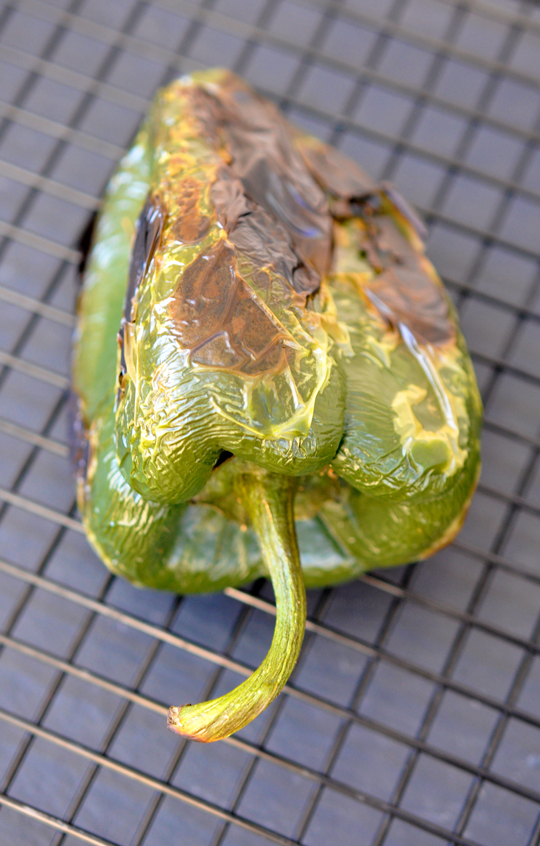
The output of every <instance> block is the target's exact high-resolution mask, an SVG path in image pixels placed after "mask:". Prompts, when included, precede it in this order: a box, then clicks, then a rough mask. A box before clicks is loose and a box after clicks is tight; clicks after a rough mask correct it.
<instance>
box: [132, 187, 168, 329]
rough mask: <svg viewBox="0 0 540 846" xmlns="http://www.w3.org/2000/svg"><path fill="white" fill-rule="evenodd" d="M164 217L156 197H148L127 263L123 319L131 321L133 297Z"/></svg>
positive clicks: (160, 230)
mask: <svg viewBox="0 0 540 846" xmlns="http://www.w3.org/2000/svg"><path fill="white" fill-rule="evenodd" d="M164 220H165V215H164V212H163V209H162V206H161V204H160V201H159V198H158V197H148V199H147V201H146V203H145V204H144V206H143V210H142V212H141V213H140V215H139V220H138V221H137V233H136V235H135V243H134V244H133V250H132V252H131V260H130V263H129V277H128V287H127V291H126V299H125V304H124V318H125V320H127V321H128V322H129V321H130V320H131V305H132V302H133V297H134V296H135V294H136V293H137V289H138V287H139V285H140V284H141V282H142V280H143V277H144V274H145V273H146V271H147V269H148V266H149V264H150V262H151V260H152V257H153V255H154V253H155V251H156V248H157V246H158V244H159V241H160V238H161V233H162V230H163V223H164Z"/></svg>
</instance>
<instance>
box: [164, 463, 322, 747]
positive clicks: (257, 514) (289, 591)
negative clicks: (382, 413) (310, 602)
mask: <svg viewBox="0 0 540 846" xmlns="http://www.w3.org/2000/svg"><path fill="white" fill-rule="evenodd" d="M237 484H238V485H239V491H238V492H239V495H240V497H241V499H242V502H243V505H244V507H245V509H246V511H247V512H248V515H249V518H250V521H251V525H252V526H253V529H254V530H255V532H256V534H257V538H258V540H259V544H260V547H261V552H262V557H263V561H264V564H265V566H266V568H267V571H268V574H269V576H270V578H271V580H272V585H273V588H274V594H275V597H276V626H275V629H274V637H273V638H272V644H271V646H270V650H269V652H268V654H267V656H266V658H265V659H264V661H263V662H262V664H261V665H260V667H259V668H258V669H257V670H255V672H254V673H253V674H252V675H251V676H249V678H247V679H246V681H244V682H242V684H240V685H239V686H238V687H236V688H234V690H231V692H230V693H226V694H225V695H224V696H220V697H219V698H218V699H211V700H210V701H208V702H201V703H200V704H198V705H183V706H180V707H173V708H170V709H169V718H168V721H167V727H168V728H169V729H171V731H174V732H176V733H177V734H180V735H182V736H183V737H187V738H190V739H191V740H199V741H201V742H203V743H210V742H212V741H214V740H222V739H223V738H225V737H229V735H231V734H233V732H235V731H239V730H240V729H241V728H243V727H244V726H245V725H247V724H248V723H249V722H251V720H254V719H255V717H257V716H258V715H259V714H260V713H261V711H264V709H265V708H266V707H267V706H268V705H269V704H270V703H271V702H272V701H273V700H274V699H275V698H276V696H277V695H278V693H279V692H280V691H281V689H282V687H283V685H284V684H285V683H286V681H287V679H288V678H289V676H290V674H291V672H292V670H293V667H294V665H295V663H296V660H297V658H298V654H299V652H300V647H301V646H302V641H303V638H304V626H305V621H306V591H305V587H304V579H303V575H302V568H301V565H300V558H299V555H298V545H297V542H296V530H295V526H294V514H293V500H294V493H295V480H294V479H291V478H290V477H287V476H281V475H278V474H275V473H265V472H264V471H262V472H260V473H259V472H257V471H255V472H253V473H250V474H242V475H241V476H240V477H239V478H238V479H237Z"/></svg>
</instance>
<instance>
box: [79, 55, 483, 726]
mask: <svg viewBox="0 0 540 846" xmlns="http://www.w3.org/2000/svg"><path fill="white" fill-rule="evenodd" d="M422 234H423V228H422V225H421V223H420V222H419V221H418V220H417V218H416V216H415V215H414V213H413V212H412V210H410V209H409V207H408V206H407V205H406V203H405V201H404V200H403V199H402V198H401V197H400V196H399V195H398V194H397V192H395V190H394V189H392V188H391V186H389V185H384V184H383V185H382V186H377V185H375V184H374V183H373V182H372V181H371V180H370V179H369V177H367V175H365V174H364V173H363V172H362V171H361V170H360V169H359V168H358V167H357V166H356V165H355V164H354V163H353V162H351V161H349V160H348V159H346V158H345V157H343V156H342V154H340V153H338V152H337V151H336V150H334V149H332V148H329V147H327V146H326V145H324V144H323V143H322V142H319V141H317V140H315V139H313V138H311V137H308V136H306V135H304V134H302V133H301V132H299V131H298V130H296V129H294V128H293V127H291V126H290V125H289V124H288V123H287V122H286V120H285V119H284V118H283V117H282V116H281V115H280V113H279V112H278V111H277V109H276V108H275V107H274V106H273V105H271V104H270V103H268V102H267V101H265V100H263V99H262V98H260V97H258V96H257V95H255V94H254V92H253V91H252V90H251V89H250V88H249V87H248V86H247V85H246V84H245V83H243V82H242V81H241V80H239V79H238V78H237V77H235V76H234V75H233V74H231V73H229V72H228V71H219V70H218V71H206V72H201V73H195V74H193V75H191V76H189V77H183V78H181V79H180V80H177V81H175V82H173V83H172V84H171V85H169V86H168V87H167V88H165V89H163V90H162V91H160V92H159V93H158V95H157V98H156V100H155V103H154V105H153V107H152V110H151V112H150V114H149V115H148V118H147V119H146V121H145V123H144V124H143V126H142V128H141V129H140V131H139V134H138V136H137V138H136V140H135V143H134V145H133V147H132V148H131V150H130V151H129V152H128V153H127V155H126V156H125V158H124V159H123V160H122V162H121V163H120V166H119V168H118V171H117V172H116V174H115V176H114V177H113V179H112V180H111V182H110V185H109V187H108V189H107V193H106V197H105V200H104V204H103V208H102V211H101V213H100V215H99V218H98V221H97V225H96V230H95V234H94V241H93V247H92V249H91V251H90V254H89V258H88V263H87V266H86V269H85V273H84V284H83V287H82V292H81V296H80V302H79V320H78V328H77V331H76V336H75V346H74V363H73V388H74V394H75V397H76V401H77V413H76V423H75V429H76V433H77V449H76V467H77V485H78V504H79V509H80V512H81V515H82V518H83V522H84V526H85V529H86V532H87V535H88V538H89V540H90V542H91V544H92V545H93V546H94V548H95V549H96V551H97V552H98V554H99V555H100V557H101V558H102V559H103V561H104V562H105V563H106V564H107V566H108V567H110V568H111V570H113V571H114V572H116V573H118V574H121V575H123V576H125V577H126V578H128V579H130V580H131V581H132V582H134V583H135V584H137V585H144V586H147V587H152V588H160V589H165V590H170V591H177V592H180V593H191V592H204V591H214V590H219V589H222V588H224V587H226V586H230V585H239V584H242V583H245V582H247V581H250V580H251V579H253V578H255V577H257V576H261V575H270V576H271V578H272V581H273V583H274V589H275V591H276V601H277V604H278V623H277V626H276V635H275V637H274V641H273V644H272V649H274V646H276V649H277V648H278V647H279V648H280V649H282V650H285V651H287V649H288V647H287V643H292V644H293V646H292V647H291V649H290V650H289V651H290V652H291V655H292V658H291V661H292V664H294V660H296V655H297V653H298V650H299V648H300V643H301V636H300V637H299V636H298V633H299V631H300V629H302V631H303V622H302V619H303V618H302V615H303V614H305V610H302V608H303V607H304V606H303V604H302V603H303V602H304V600H303V598H302V597H303V584H305V585H306V586H307V587H312V586H321V585H329V584H335V583H337V582H340V581H343V580H347V579H351V578H353V577H354V576H355V575H357V574H358V573H361V572H363V571H365V570H367V569H370V568H373V567H385V566H390V565H397V564H404V563H407V562H410V561H413V560H417V559H419V558H425V557H426V556H428V555H430V554H432V553H433V552H434V551H435V550H437V549H439V548H440V547H442V546H444V545H445V544H447V543H449V542H450V541H451V540H452V538H453V537H454V536H455V534H456V533H457V532H458V531H459V528H460V526H461V524H462V522H463V519H464V516H465V514H466V511H467V507H468V505H469V502H470V499H471V497H472V494H473V492H474V488H475V486H476V482H477V479H478V475H479V469H480V459H479V431H480V426H481V417H482V409H481V402H480V398H479V394H478V389H477V386H476V381H475V377H474V373H473V369H472V365H471V362H470V359H469V356H468V353H467V349H466V346H465V342H464V340H463V337H462V335H461V333H460V330H459V327H458V323H457V318H456V315H455V312H454V309H453V307H452V304H451V302H450V300H449V298H448V296H447V294H446V292H445V291H444V288H443V285H442V283H441V281H440V279H439V277H438V276H437V274H436V271H435V270H434V268H433V266H432V265H431V263H430V262H429V261H428V259H427V258H426V257H425V255H424V249H423V243H422ZM268 515H270V517H269V516H268ZM269 521H270V522H269ZM270 537H272V538H273V540H272V543H270V540H269V539H270ZM296 539H297V540H298V548H299V558H298V554H297V551H296ZM278 547H279V549H280V550H281V553H280V554H281V555H282V559H283V560H286V564H283V565H282V564H280V563H279V564H278V563H276V561H277V557H278V556H277V552H276V550H277V548H278ZM291 550H292V552H291ZM289 559H290V560H289ZM287 562H288V563H287ZM300 562H301V564H300ZM282 566H284V567H285V569H286V570H287V568H288V570H287V573H285V571H284V572H283V573H282V572H281V570H279V567H282ZM276 567H277V568H278V569H276ZM300 567H301V570H300ZM299 573H300V575H299ZM291 574H292V575H291ZM280 579H281V581H280ZM288 580H289V581H288ZM293 583H294V587H291V585H293ZM280 585H281V586H280ZM288 593H290V596H289V595H288ZM285 607H287V609H288V610H287V611H286V612H285V611H283V613H281V612H280V608H283V609H284V608H285ZM297 612H298V613H297ZM286 617H287V620H288V622H287V620H285V618H286ZM292 618H294V619H295V623H294V625H293V627H292V629H294V631H293V630H292V629H291V625H290V620H291V619H292ZM296 618H298V619H296ZM295 627H296V628H295ZM278 635H279V637H280V638H281V641H280V644H278V643H277V640H278ZM272 649H271V651H272ZM293 653H294V654H293ZM269 655H270V653H269ZM265 660H266V659H265ZM291 669H292V665H291V666H290V667H288V670H287V673H288V672H290V670H291ZM259 670H260V671H261V672H263V671H264V672H263V675H264V673H266V674H267V675H266V676H265V679H266V681H265V682H264V685H266V687H268V689H270V687H272V691H271V693H269V692H268V691H267V693H266V694H265V696H266V698H265V696H262V699H261V697H260V696H259V693H260V691H259V688H257V690H256V691H255V689H254V688H253V685H252V686H251V687H250V688H249V689H248V688H247V687H246V688H245V690H244V692H243V693H242V695H243V696H244V700H245V702H244V704H243V705H242V708H244V712H245V713H244V712H243V716H242V718H241V719H242V720H244V722H243V723H242V724H245V722H247V721H248V720H249V719H252V718H253V716H255V715H256V713H259V712H260V710H262V708H263V707H265V705H266V704H268V701H271V699H272V698H274V695H277V692H279V690H278V688H279V689H281V687H280V685H281V686H282V684H283V683H284V682H285V680H286V679H281V678H280V679H279V680H276V679H273V681H272V685H270V684H269V683H267V682H268V678H267V677H269V676H268V673H269V670H268V667H263V665H261V668H259ZM257 673H259V671H257ZM270 675H271V674H270ZM254 676H256V674H254ZM254 676H252V677H251V679H253V678H254ZM257 678H258V680H259V681H258V683H259V687H260V678H259V677H257ZM248 682H249V683H251V682H250V679H248V681H247V682H244V685H248ZM244 685H242V686H240V688H238V689H237V690H238V691H240V690H243V688H244ZM264 685H263V687H264ZM261 689H262V688H261ZM233 693H234V692H233ZM230 696H232V694H231V695H230ZM269 697H270V698H269ZM240 698H241V697H240ZM259 699H261V702H259ZM248 700H249V701H248ZM262 700H264V701H262ZM219 701H220V700H215V702H219ZM231 702H232V700H231V701H228V704H227V708H228V710H229V711H231V709H232V710H234V708H232V706H231ZM235 703H236V700H235ZM246 703H248V704H246ZM254 703H255V704H254ZM204 705H205V706H208V708H207V709H206V711H205V715H206V716H205V717H204V719H202V718H201V719H202V722H200V724H199V723H197V726H196V727H195V728H194V727H193V726H189V725H187V726H186V725H184V724H183V723H182V717H181V716H179V714H180V711H181V710H182V709H172V712H171V714H172V716H171V721H170V722H171V726H170V727H172V728H173V729H174V730H176V731H179V732H180V733H182V734H186V735H187V736H190V737H194V738H195V739H200V740H214V739H219V737H225V736H227V734H230V733H232V731H235V730H237V729H238V728H239V727H241V726H240V722H239V721H238V720H237V721H235V720H234V719H233V720H231V719H230V714H229V713H227V714H226V715H225V716H223V714H222V713H221V712H220V715H219V716H216V714H217V711H216V713H214V711H213V710H212V709H213V708H214V705H213V703H204ZM210 706H211V707H210ZM192 707H202V706H190V708H192ZM234 707H236V704H235V705H234ZM216 708H217V706H216ZM188 710H189V709H188ZM214 710H215V709H214ZM221 710H222V711H223V708H222V709H221ZM240 710H241V709H240ZM210 712H212V713H210ZM186 713H187V711H186ZM209 715H210V716H209ZM186 719H187V718H186ZM197 719H198V717H197ZM205 720H206V723H205V722H204V721H205ZM239 720H240V718H239ZM203 723H204V725H203ZM210 724H211V726H212V727H211V728H210V729H209V728H208V725H210Z"/></svg>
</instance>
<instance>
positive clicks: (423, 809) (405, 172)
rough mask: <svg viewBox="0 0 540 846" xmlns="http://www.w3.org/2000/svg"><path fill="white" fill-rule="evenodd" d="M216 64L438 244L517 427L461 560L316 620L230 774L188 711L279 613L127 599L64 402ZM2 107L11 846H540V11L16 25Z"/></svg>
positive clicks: (207, 8) (481, 495)
mask: <svg viewBox="0 0 540 846" xmlns="http://www.w3.org/2000/svg"><path fill="white" fill-rule="evenodd" d="M217 64H222V65H228V66H230V67H232V68H233V69H234V70H236V71H238V72H239V73H241V74H243V75H244V76H245V77H247V79H248V80H250V81H251V82H253V83H254V84H255V85H256V86H258V88H259V89H260V90H261V91H263V93H265V94H267V95H268V96H271V97H273V98H274V99H275V100H276V101H277V102H278V103H279V104H280V105H281V107H282V108H284V109H285V110H286V111H287V112H288V113H289V115H290V117H291V119H293V120H294V121H296V122H298V123H300V124H302V125H303V126H305V127H307V128H308V129H309V130H311V131H313V132H315V133H316V134H318V135H320V136H321V137H323V138H324V139H326V140H329V141H331V142H332V143H334V144H336V145H337V146H339V147H341V148H342V149H343V150H345V151H346V152H348V153H349V154H350V155H352V156H354V157H356V158H357V159H358V161H359V162H360V163H361V164H362V165H363V166H364V167H365V168H366V169H367V170H368V171H370V172H371V173H372V175H373V176H375V177H377V178H385V179H390V180H392V181H393V182H394V183H396V184H397V185H398V186H399V187H400V188H401V189H402V190H403V192H404V193H405V194H406V196H407V197H408V198H409V199H410V200H411V201H412V202H414V203H415V204H416V205H417V207H418V208H419V209H420V211H421V212H422V213H423V214H424V216H425V217H426V220H427V222H428V224H429V227H430V239H429V252H430V255H431V256H432V258H433V259H434V261H435V263H436V264H437V266H438V268H439V269H440V270H441V272H442V274H443V275H444V277H445V280H446V282H447V284H448V286H449V289H450V291H451V292H452V295H453V296H454V298H455V302H456V305H457V306H458V308H459V310H460V313H461V318H462V323H463V327H464V330H465V334H466V336H467V338H468V341H469V344H470V346H471V349H472V351H473V359H474V362H475V366H476V368H477V373H478V378H479V382H480V385H481V388H482V393H483V397H484V402H485V406H486V418H487V420H486V428H485V436H484V473H483V476H482V482H481V485H480V488H479V492H478V494H477V496H476V498H475V500H474V503H473V506H472V509H471V513H470V516H469V518H468V520H467V523H466V526H465V529H464V531H463V532H462V534H461V535H460V536H459V539H458V540H457V542H456V543H454V544H453V546H452V547H450V548H449V549H448V550H446V551H444V552H443V553H440V554H438V555H437V556H435V557H434V558H433V559H431V561H429V562H426V563H423V564H420V565H415V566H410V567H405V568H399V569H397V570H394V571H381V572H380V573H375V574H370V575H366V576H365V577H363V578H361V579H359V580H358V581H356V582H355V583H353V584H350V585H346V586H343V587H340V588H338V589H334V590H325V591H312V592H310V595H309V622H308V630H307V636H306V642H305V645H304V647H303V650H302V655H301V659H300V662H299V664H298V667H297V669H296V671H295V673H294V675H293V677H292V679H291V682H290V684H289V685H288V686H287V688H286V692H285V693H284V694H283V695H282V696H281V697H279V699H278V700H277V701H276V702H275V703H274V704H273V706H272V707H271V708H269V709H268V711H267V712H265V714H263V715H262V716H261V717H259V718H258V719H257V721H256V722H255V723H253V724H252V725H251V726H249V727H248V728H247V729H246V730H244V731H243V732H241V733H240V734H238V735H236V736H235V737H233V738H230V739H229V740H228V741H226V742H223V743H220V744H215V745H211V746H208V747H206V746H200V745H198V744H186V743H185V742H182V741H180V740H179V739H177V738H175V737H174V736H173V735H171V734H170V733H168V732H166V731H165V729H164V717H165V714H166V705H167V704H170V703H171V702H182V701H191V700H193V701H195V700H197V699H200V698H203V697H209V696H212V695H219V693H221V692H223V691H224V690H225V689H228V688H230V687H231V686H232V685H234V684H236V683H237V682H238V680H239V678H241V677H242V676H245V675H246V674H247V673H249V671H250V669H251V668H252V667H253V666H255V665H256V664H257V663H258V662H259V661H260V659H261V658H262V656H263V654H264V652H265V650H266V647H267V645H268V643H269V641H270V637H271V631H272V627H273V620H272V616H273V613H274V609H273V606H272V594H271V592H270V591H269V589H268V586H267V584H266V583H264V582H261V583H257V584H255V585H253V586H252V587H251V588H248V589H246V590H245V591H239V590H229V591H226V593H225V594H223V595H222V594H220V595H216V596H207V597H186V598H180V597H176V596H172V595H167V594H156V593H153V592H150V591H138V590H136V589H134V588H132V587H130V586H129V585H127V584H125V583H124V582H122V581H119V580H116V579H114V578H112V577H111V576H109V575H108V574H107V573H106V571H105V569H104V568H103V567H102V565H101V564H100V563H99V562H98V561H97V560H96V558H95V556H94V555H93V554H92V553H91V551H90V550H89V548H88V547H87V545H86V542H85V540H84V537H83V535H82V532H81V527H80V523H79V521H78V518H77V515H76V511H75V504H74V499H73V485H72V481H71V475H70V469H69V466H68V461H67V447H66V429H65V425H66V424H65V402H66V387H67V384H68V376H67V361H68V351H69V342H70V333H71V330H72V326H73V318H72V307H73V300H74V292H75V284H74V280H73V277H74V266H75V265H76V263H77V260H78V253H77V249H76V247H75V246H74V245H76V244H77V238H78V234H79V233H80V232H81V231H82V229H83V228H84V225H85V223H86V221H87V219H88V217H89V215H90V213H91V212H92V210H94V209H95V208H96V207H97V206H98V204H99V197H100V196H101V194H102V191H103V188H104V186H105V184H106V181H107V178H108V176H109V175H110V173H111V171H112V169H113V168H114V165H115V163H116V161H117V160H118V158H119V157H120V155H121V154H122V152H123V150H124V149H125V147H126V145H127V144H128V143H129V140H130V138H131V137H132V136H133V133H134V131H135V129H136V126H137V124H138V122H139V120H140V118H141V116H142V115H143V114H144V112H145V111H146V108H147V105H148V102H149V99H150V98H151V96H152V93H153V91H154V90H155V88H156V87H157V86H158V85H159V84H162V83H163V82H166V81H168V80H169V79H170V78H172V77H173V76H174V75H176V74H178V73H179V72H180V71H189V70H192V69H193V68H195V67H200V66H203V65H217ZM0 80H1V82H0V366H1V367H2V370H1V373H0V451H1V456H2V457H1V460H0V503H1V509H0V632H1V634H0V846H8V844H9V846H14V845H15V846H18V844H24V846H49V844H54V846H60V844H62V846H75V844H77V843H80V842H81V841H82V842H86V843H91V844H96V846H105V844H115V845H118V844H121V846H124V844H125V846H170V845H172V844H174V846H263V844H268V843H278V844H293V843H294V844H297V843H302V844H306V846H353V844H354V846H441V844H461V846H538V844H539V843H540V816H539V811H540V660H539V652H540V618H539V616H538V613H539V609H540V561H539V557H540V556H539V550H540V464H539V462H538V454H539V451H540V425H539V421H540V275H539V270H540V268H539V261H538V233H539V232H540V152H539V149H540V148H539V145H540V9H539V7H538V6H537V5H536V4H535V3H533V2H530V0H523V1H522V2H519V0H463V2H459V1H458V0H376V2H374V0H333V2H328V0H294V2H293V1H292V0H201V2H199V3H197V2H195V1H194V0H193V2H190V0H154V2H152V3H150V2H139V1H138V0H71V2H70V1H69V0H19V2H16V0H11V2H9V0H8V2H0Z"/></svg>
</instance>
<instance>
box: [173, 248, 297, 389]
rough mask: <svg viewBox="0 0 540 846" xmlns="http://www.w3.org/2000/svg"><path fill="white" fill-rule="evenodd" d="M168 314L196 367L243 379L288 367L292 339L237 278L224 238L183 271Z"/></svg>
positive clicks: (235, 268) (230, 252)
mask: <svg viewBox="0 0 540 846" xmlns="http://www.w3.org/2000/svg"><path fill="white" fill-rule="evenodd" d="M169 313H170V315H171V317H172V320H173V322H174V326H175V330H176V335H177V338H178V342H179V343H180V345H181V346H182V347H183V348H184V349H188V350H189V351H190V353H191V360H192V361H193V362H195V363H196V364H199V365H203V366H206V367H211V368H219V369H224V370H231V371H236V372H239V373H243V374H244V375H246V376H260V375H262V374H264V373H269V372H274V373H275V372H279V371H280V370H283V369H284V368H285V367H286V366H287V356H286V345H290V342H291V339H290V338H289V335H288V334H287V333H286V332H285V330H284V329H283V328H282V327H281V326H280V325H279V324H278V323H277V322H276V321H275V320H274V319H272V316H271V314H270V312H269V311H267V310H266V309H265V308H264V306H263V305H262V303H260V302H259V301H258V300H257V298H256V296H255V295H254V293H253V291H252V290H251V288H250V287H249V285H247V283H246V282H245V280H244V279H243V278H242V277H241V276H240V275H239V273H238V271H237V266H236V254H235V250H234V247H233V246H232V245H230V244H228V243H227V242H226V241H225V240H224V239H220V240H219V241H218V242H217V244H214V245H213V246H212V247H211V249H209V250H208V251H207V252H205V253H202V254H201V255H199V256H198V257H197V258H196V259H195V260H194V261H193V263H192V264H191V265H189V267H187V268H186V269H185V271H184V272H183V274H182V278H181V279H180V281H179V283H178V285H177V287H176V290H175V292H174V294H173V301H172V303H171V305H170V306H169Z"/></svg>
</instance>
